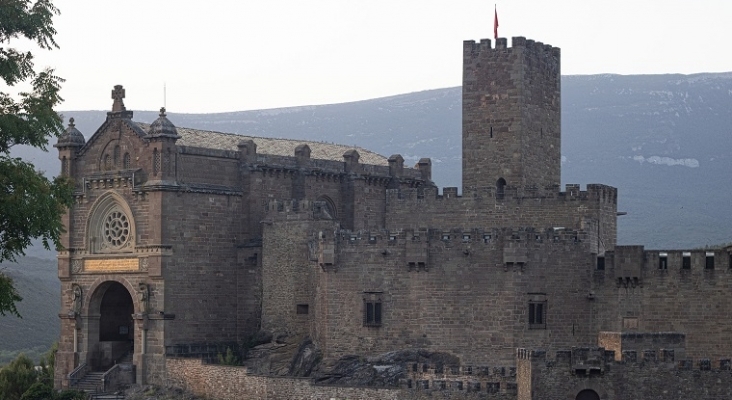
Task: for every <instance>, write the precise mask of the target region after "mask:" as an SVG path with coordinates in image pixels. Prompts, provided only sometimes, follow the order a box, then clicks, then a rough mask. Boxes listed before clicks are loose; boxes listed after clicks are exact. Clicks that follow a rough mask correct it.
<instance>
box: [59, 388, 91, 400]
mask: <svg viewBox="0 0 732 400" xmlns="http://www.w3.org/2000/svg"><path fill="white" fill-rule="evenodd" d="M86 398H87V396H86V393H84V392H82V391H81V390H62V391H60V392H59V393H57V394H56V397H54V398H53V400H85V399H86Z"/></svg>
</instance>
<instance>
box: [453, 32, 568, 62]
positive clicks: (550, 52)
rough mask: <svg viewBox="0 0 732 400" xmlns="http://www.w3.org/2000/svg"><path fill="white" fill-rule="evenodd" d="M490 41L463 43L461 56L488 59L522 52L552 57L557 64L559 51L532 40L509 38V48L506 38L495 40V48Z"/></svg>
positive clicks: (468, 41) (521, 37)
mask: <svg viewBox="0 0 732 400" xmlns="http://www.w3.org/2000/svg"><path fill="white" fill-rule="evenodd" d="M491 45H492V42H491V40H490V39H481V40H480V42H477V43H476V41H475V40H466V41H464V42H463V55H464V56H465V57H481V56H483V57H490V56H492V55H493V54H496V53H500V52H503V51H512V50H517V49H518V50H523V51H526V52H530V53H533V54H536V55H542V56H544V57H546V56H552V57H555V58H556V60H555V61H556V62H557V63H559V57H560V49H559V47H553V46H551V45H549V44H544V43H542V42H537V41H534V40H532V39H526V38H525V37H523V36H514V37H512V38H511V47H508V40H507V39H506V38H498V39H496V43H495V47H491Z"/></svg>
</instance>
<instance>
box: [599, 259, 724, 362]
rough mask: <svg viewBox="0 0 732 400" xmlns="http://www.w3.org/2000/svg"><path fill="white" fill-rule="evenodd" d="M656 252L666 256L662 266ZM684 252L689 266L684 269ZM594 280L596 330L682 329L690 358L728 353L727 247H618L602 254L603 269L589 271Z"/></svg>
mask: <svg viewBox="0 0 732 400" xmlns="http://www.w3.org/2000/svg"><path fill="white" fill-rule="evenodd" d="M628 250H632V251H628ZM660 254H665V256H664V257H665V258H666V264H665V265H666V268H660V265H661V262H660V256H659V255H660ZM684 254H688V257H689V268H688V269H684V268H683V258H684ZM707 254H710V255H711V256H712V257H713V259H714V265H713V267H714V268H713V269H707V268H706V267H707V265H706V262H707ZM621 258H622V260H621ZM593 282H594V284H593V285H594V287H595V288H596V289H595V291H596V294H597V296H596V304H597V305H598V307H597V313H598V318H597V321H598V322H600V325H599V326H598V327H597V329H598V331H627V332H635V331H646V332H648V331H657V332H683V333H685V334H686V343H687V355H688V356H690V357H694V358H698V357H711V358H721V357H724V356H726V355H728V354H732V345H731V344H730V343H729V341H728V340H726V338H727V337H728V336H729V335H730V334H732V332H730V329H732V328H731V327H730V326H729V317H728V311H727V308H726V304H728V302H729V293H730V291H731V290H732V268H731V265H730V256H729V253H727V252H726V251H724V250H716V251H706V250H693V251H692V250H689V251H683V250H674V251H644V250H643V248H642V247H630V248H629V247H625V246H623V247H617V248H616V250H615V251H614V252H612V253H608V256H607V257H606V258H605V269H604V270H595V271H593Z"/></svg>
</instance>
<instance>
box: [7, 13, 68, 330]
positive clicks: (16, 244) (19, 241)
mask: <svg viewBox="0 0 732 400" xmlns="http://www.w3.org/2000/svg"><path fill="white" fill-rule="evenodd" d="M58 14H59V11H58V9H57V8H56V7H54V5H53V4H52V3H51V1H50V0H36V1H32V0H2V1H0V77H2V79H3V81H4V82H5V85H6V86H7V88H8V89H9V90H12V89H13V88H14V87H15V86H16V85H17V84H23V83H25V84H30V88H31V90H30V91H20V92H17V93H6V92H0V263H1V262H3V261H7V260H9V261H14V260H15V259H16V257H17V256H22V255H25V252H24V250H25V249H26V248H27V247H28V246H30V245H31V240H33V239H36V238H40V239H41V241H42V242H43V245H44V247H46V248H47V249H50V244H51V243H53V244H54V245H55V247H56V248H60V247H61V246H60V242H59V238H60V236H61V234H62V233H63V231H64V230H63V229H64V228H63V224H62V222H61V217H62V216H63V214H64V213H65V212H66V209H67V208H68V207H70V206H71V204H72V202H73V197H72V190H73V186H72V184H71V183H70V182H69V181H68V180H67V179H66V178H63V177H57V178H54V179H53V180H49V179H48V178H46V177H45V176H44V175H43V173H42V172H41V171H37V170H36V169H35V168H34V167H33V164H31V163H29V162H26V161H23V160H22V159H20V158H13V157H11V155H10V150H11V149H12V148H13V147H14V146H17V145H28V146H33V147H38V148H40V149H43V150H46V145H47V144H48V139H49V137H51V136H59V135H60V134H61V133H62V132H63V125H62V122H63V120H62V118H61V116H60V115H59V114H57V113H56V112H55V111H54V110H53V108H54V107H55V106H57V105H58V104H59V103H61V101H63V99H62V98H61V97H60V96H59V90H60V89H61V83H62V82H63V79H61V78H59V77H58V76H56V75H55V74H54V71H53V70H52V69H45V70H43V71H41V72H36V71H35V70H34V68H33V54H32V53H31V52H30V51H26V52H23V51H19V50H17V49H15V48H12V47H9V46H10V43H11V41H13V40H14V39H18V38H25V39H28V40H30V41H32V42H35V43H36V44H37V45H38V47H40V48H41V49H45V50H52V49H54V48H58V45H57V44H56V42H55V41H54V38H53V36H54V35H55V34H56V30H55V29H54V28H53V17H54V15H58ZM20 300H21V298H20V296H19V295H18V293H17V292H16V291H15V289H14V287H13V284H12V280H11V279H10V278H9V277H8V276H7V275H4V274H2V270H0V315H5V313H6V312H9V313H11V314H14V315H17V316H20V315H19V314H18V311H17V310H16V308H15V303H16V302H18V301H20Z"/></svg>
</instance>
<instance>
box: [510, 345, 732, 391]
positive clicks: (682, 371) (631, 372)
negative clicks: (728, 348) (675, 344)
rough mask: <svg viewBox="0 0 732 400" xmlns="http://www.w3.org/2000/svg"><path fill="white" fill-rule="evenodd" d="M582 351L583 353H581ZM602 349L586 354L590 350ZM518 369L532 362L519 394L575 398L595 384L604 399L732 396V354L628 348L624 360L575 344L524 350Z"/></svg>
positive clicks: (603, 351)
mask: <svg viewBox="0 0 732 400" xmlns="http://www.w3.org/2000/svg"><path fill="white" fill-rule="evenodd" d="M582 353H584V355H585V356H583V355H582ZM593 353H594V354H599V356H598V357H595V358H594V359H588V358H587V357H586V355H587V354H593ZM524 354H526V357H525V359H519V360H518V364H519V370H523V369H526V368H531V370H532V379H531V380H530V385H531V390H530V393H527V392H526V390H527V388H528V382H526V385H524V384H521V383H519V394H518V398H519V399H520V400H529V399H536V400H539V399H574V398H575V396H577V394H578V393H579V392H581V391H583V390H593V391H594V392H595V393H597V394H598V395H599V396H600V398H601V399H604V400H635V399H650V400H661V399H663V400H668V399H728V398H731V397H732V370H730V360H729V359H724V360H721V361H720V360H717V361H710V360H708V359H702V360H675V361H674V360H673V359H671V360H664V359H663V358H662V357H661V356H660V355H659V354H657V353H655V352H643V353H641V352H635V351H631V352H624V354H623V360H622V361H614V359H615V354H614V353H613V352H612V351H610V352H606V351H605V350H604V349H602V348H599V349H592V348H589V349H587V348H585V349H582V348H577V349H573V350H572V351H566V352H561V354H560V353H557V355H556V358H554V359H550V358H546V357H545V354H544V353H543V352H529V351H524Z"/></svg>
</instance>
